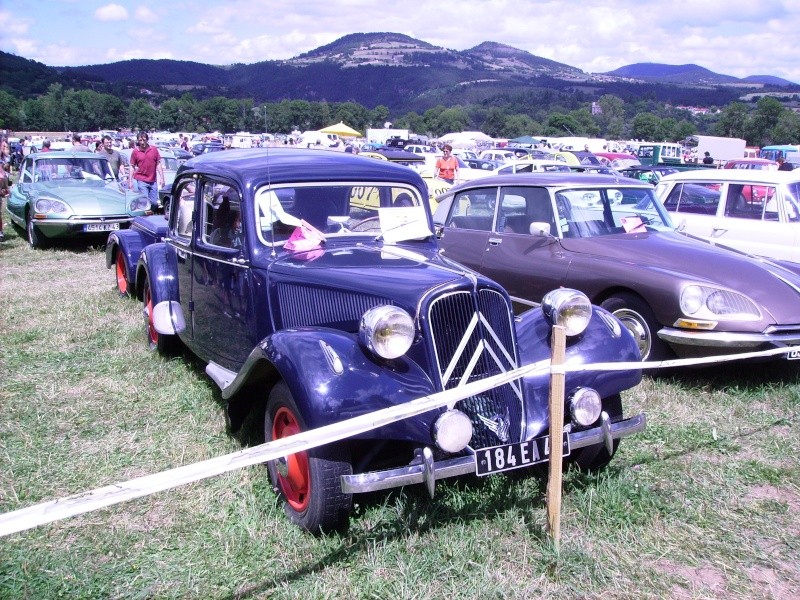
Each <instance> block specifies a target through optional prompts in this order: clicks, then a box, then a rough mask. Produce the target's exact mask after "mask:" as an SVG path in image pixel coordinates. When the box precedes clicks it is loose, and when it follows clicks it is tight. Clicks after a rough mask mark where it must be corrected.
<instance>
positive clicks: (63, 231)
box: [33, 217, 133, 238]
mask: <svg viewBox="0 0 800 600" xmlns="http://www.w3.org/2000/svg"><path fill="white" fill-rule="evenodd" d="M132 222H133V217H109V218H83V219H81V218H75V219H37V218H34V219H33V224H34V225H35V226H36V228H37V229H38V230H39V231H41V232H42V234H43V235H45V236H46V237H48V238H57V237H66V236H73V235H84V234H89V235H91V234H95V233H109V232H110V231H117V230H118V229H125V228H126V227H128V226H129V225H130V224H131V223H132ZM86 225H90V226H98V227H109V226H110V227H113V226H115V225H116V229H110V228H109V229H98V230H96V231H87V230H86Z"/></svg>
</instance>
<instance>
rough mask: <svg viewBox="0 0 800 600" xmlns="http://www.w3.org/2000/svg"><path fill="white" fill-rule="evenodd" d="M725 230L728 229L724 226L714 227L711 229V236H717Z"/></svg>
mask: <svg viewBox="0 0 800 600" xmlns="http://www.w3.org/2000/svg"><path fill="white" fill-rule="evenodd" d="M726 231H728V230H727V229H726V228H724V227H714V228H712V229H711V237H719V236H721V235H722V234H723V233H725V232H726Z"/></svg>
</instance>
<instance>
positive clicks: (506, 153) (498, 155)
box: [478, 148, 517, 162]
mask: <svg viewBox="0 0 800 600" xmlns="http://www.w3.org/2000/svg"><path fill="white" fill-rule="evenodd" d="M478 158H481V159H483V160H496V161H497V162H509V161H512V160H517V155H516V154H514V153H513V152H512V151H511V150H498V149H496V148H495V149H493V150H484V151H483V152H481V153H480V154H479V155H478Z"/></svg>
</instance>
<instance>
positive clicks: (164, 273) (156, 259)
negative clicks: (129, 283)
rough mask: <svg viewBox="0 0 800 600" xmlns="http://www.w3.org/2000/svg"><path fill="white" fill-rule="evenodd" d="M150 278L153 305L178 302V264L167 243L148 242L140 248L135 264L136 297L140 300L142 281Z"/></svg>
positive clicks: (142, 290) (142, 291) (142, 289)
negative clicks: (142, 248) (148, 243)
mask: <svg viewBox="0 0 800 600" xmlns="http://www.w3.org/2000/svg"><path fill="white" fill-rule="evenodd" d="M145 279H149V280H150V294H151V296H152V299H153V306H156V305H157V304H159V303H161V302H174V303H176V304H177V303H178V302H179V300H180V291H179V289H178V265H177V261H176V260H175V253H174V252H172V251H171V250H170V248H169V246H167V244H164V243H163V242H162V243H158V244H150V245H148V246H146V247H145V248H144V250H142V252H141V254H140V255H139V260H138V262H137V264H136V279H135V281H136V282H137V285H136V297H137V298H139V299H140V300H141V299H142V295H143V293H144V281H145Z"/></svg>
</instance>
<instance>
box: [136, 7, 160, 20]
mask: <svg viewBox="0 0 800 600" xmlns="http://www.w3.org/2000/svg"><path fill="white" fill-rule="evenodd" d="M134 16H135V17H136V20H137V21H142V22H143V23H157V22H158V20H159V19H158V15H157V14H156V13H154V12H153V11H152V10H150V9H149V8H147V7H146V6H139V7H138V8H137V9H136V13H135V14H134Z"/></svg>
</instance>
